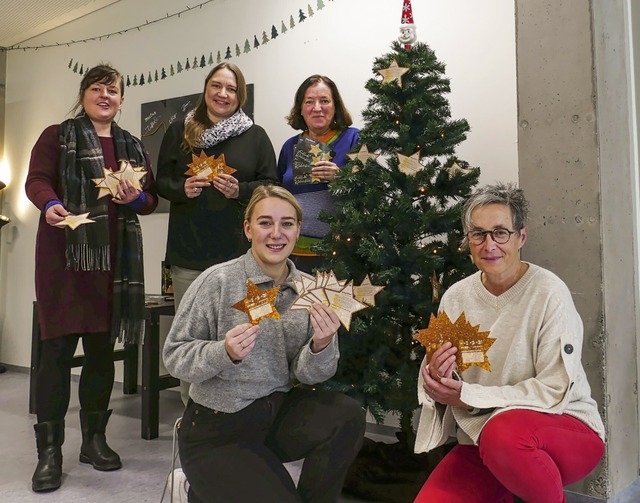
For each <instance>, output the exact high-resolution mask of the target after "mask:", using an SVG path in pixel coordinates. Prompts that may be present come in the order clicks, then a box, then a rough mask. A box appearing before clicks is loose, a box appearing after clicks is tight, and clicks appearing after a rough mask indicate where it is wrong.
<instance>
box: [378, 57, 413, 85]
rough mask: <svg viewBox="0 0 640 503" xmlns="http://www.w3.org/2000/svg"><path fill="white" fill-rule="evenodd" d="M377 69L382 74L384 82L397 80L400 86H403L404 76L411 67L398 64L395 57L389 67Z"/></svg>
mask: <svg viewBox="0 0 640 503" xmlns="http://www.w3.org/2000/svg"><path fill="white" fill-rule="evenodd" d="M376 71H377V72H378V73H379V74H380V75H382V77H383V79H382V82H383V83H390V82H394V81H395V82H396V83H397V84H398V86H399V87H402V76H403V75H404V74H405V73H407V72H408V71H409V67H406V66H398V62H397V61H396V60H395V59H394V60H393V62H392V63H391V65H390V66H389V67H388V68H382V69H380V70H376Z"/></svg>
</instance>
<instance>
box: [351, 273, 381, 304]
mask: <svg viewBox="0 0 640 503" xmlns="http://www.w3.org/2000/svg"><path fill="white" fill-rule="evenodd" d="M383 289H384V286H377V285H372V284H371V279H369V275H368V274H367V275H366V276H365V277H364V279H363V280H362V283H361V284H360V286H356V287H355V292H354V296H355V298H356V299H358V300H359V301H360V302H364V303H365V304H367V305H369V306H375V305H376V299H375V296H376V294H377V293H378V292H379V291H380V290H383Z"/></svg>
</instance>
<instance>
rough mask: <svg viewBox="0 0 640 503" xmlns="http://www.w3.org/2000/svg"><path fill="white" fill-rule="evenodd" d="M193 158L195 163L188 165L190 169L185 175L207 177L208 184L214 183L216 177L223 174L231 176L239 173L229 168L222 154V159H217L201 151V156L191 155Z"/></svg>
mask: <svg viewBox="0 0 640 503" xmlns="http://www.w3.org/2000/svg"><path fill="white" fill-rule="evenodd" d="M191 158H192V161H193V162H191V164H187V166H188V167H189V169H188V170H187V171H185V172H184V174H185V175H187V176H195V175H206V177H207V181H208V182H212V181H213V179H214V178H215V177H216V176H218V175H221V174H223V173H224V174H227V175H230V174H231V173H235V172H236V171H237V170H236V169H233V168H232V167H231V166H227V163H226V162H225V160H224V154H220V157H218V158H217V159H216V156H215V155H210V156H207V154H206V153H205V152H204V150H201V151H200V155H199V156H196V155H194V154H191Z"/></svg>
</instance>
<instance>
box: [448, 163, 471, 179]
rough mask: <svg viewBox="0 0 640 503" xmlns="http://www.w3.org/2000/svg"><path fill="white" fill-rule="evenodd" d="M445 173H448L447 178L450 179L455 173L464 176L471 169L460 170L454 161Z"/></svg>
mask: <svg viewBox="0 0 640 503" xmlns="http://www.w3.org/2000/svg"><path fill="white" fill-rule="evenodd" d="M447 171H448V172H449V177H452V176H454V175H455V174H456V173H462V174H463V175H466V174H467V173H470V172H471V171H473V168H462V167H460V165H459V164H458V163H457V162H455V161H454V162H453V164H451V166H449V167H448V168H447Z"/></svg>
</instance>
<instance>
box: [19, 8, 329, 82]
mask: <svg viewBox="0 0 640 503" xmlns="http://www.w3.org/2000/svg"><path fill="white" fill-rule="evenodd" d="M213 1H214V0H208V1H206V2H203V3H201V4H199V5H196V6H194V7H190V8H187V9H186V10H183V11H180V12H177V13H175V14H172V15H169V14H167V16H166V17H163V18H159V19H156V20H153V21H147V22H146V23H145V24H143V25H140V26H134V27H133V28H128V29H126V30H122V31H117V32H114V33H109V34H107V35H100V36H98V37H92V38H88V39H85V40H73V41H71V42H67V43H66V45H71V44H77V43H80V42H87V41H96V40H98V41H99V40H102V39H103V38H109V37H111V36H114V35H123V34H125V33H126V32H128V31H131V30H136V29H137V30H140V29H141V28H144V27H145V26H149V25H150V24H153V23H157V22H160V21H164V20H166V19H170V18H172V17H176V16H177V17H180V15H181V14H184V13H185V12H188V11H192V10H195V9H196V8H201V7H202V6H203V5H206V4H208V3H211V2H213ZM326 1H329V2H333V1H334V0H326ZM324 8H325V4H324V1H323V0H316V11H320V10H321V9H324ZM316 11H314V9H313V7H312V6H311V4H309V3H308V4H307V6H306V9H302V8H299V9H298V11H297V12H295V13H292V14H291V15H290V16H289V19H288V21H286V22H285V20H281V21H280V30H279V31H278V28H276V23H273V24H271V28H270V29H267V30H264V31H263V32H262V35H259V34H254V35H253V37H252V38H253V41H251V40H250V38H251V37H249V38H245V40H244V43H243V44H239V43H235V44H234V43H230V44H229V45H227V46H226V49H218V50H217V51H214V50H211V51H209V55H208V57H205V53H202V55H201V56H199V57H198V56H194V57H193V58H191V57H187V58H185V59H184V60H182V61H176V62H175V63H169V64H167V65H165V66H162V67H161V68H159V69H158V68H155V69H154V70H147V71H143V72H140V73H134V74H126V76H125V80H126V85H127V87H129V86H144V85H149V84H153V83H155V82H158V81H159V80H164V79H166V78H167V77H173V76H175V75H176V74H178V73H182V72H183V71H188V70H196V69H198V68H205V67H206V66H207V65H209V66H211V65H214V64H218V63H221V62H222V60H223V59H226V60H229V59H231V58H233V57H234V56H235V57H240V56H242V54H247V53H249V52H251V51H252V50H255V49H258V48H259V47H260V46H261V45H265V44H267V43H269V41H271V40H274V39H276V38H277V37H278V36H280V35H284V34H285V33H287V31H289V30H292V29H293V28H295V27H296V25H297V24H300V23H302V22H304V21H305V20H306V19H308V18H310V17H313V16H314V14H315V12H316ZM296 20H297V24H296ZM59 45H65V44H54V45H48V46H40V47H35V49H39V48H41V47H57V46H59ZM234 45H235V47H234ZM9 49H24V50H26V49H34V47H10V48H9ZM214 52H215V54H216V55H215V57H214ZM68 68H69V70H71V71H73V72H74V73H78V74H80V75H83V74H84V73H85V72H86V71H88V70H89V69H90V68H91V65H86V64H84V63H82V62H80V61H77V60H74V59H73V58H71V59H70V60H69V64H68ZM167 68H168V69H167Z"/></svg>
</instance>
